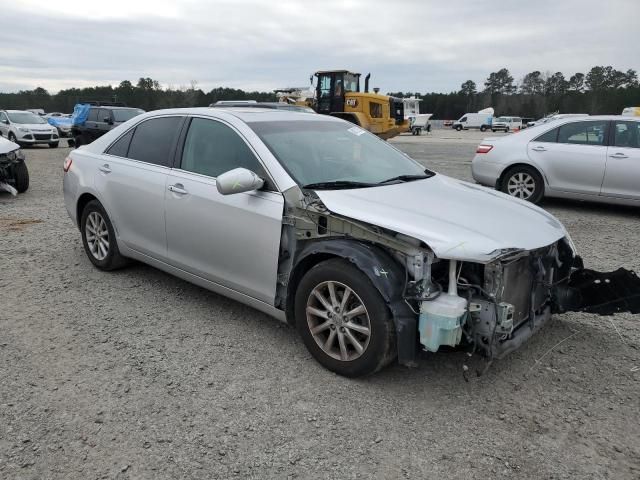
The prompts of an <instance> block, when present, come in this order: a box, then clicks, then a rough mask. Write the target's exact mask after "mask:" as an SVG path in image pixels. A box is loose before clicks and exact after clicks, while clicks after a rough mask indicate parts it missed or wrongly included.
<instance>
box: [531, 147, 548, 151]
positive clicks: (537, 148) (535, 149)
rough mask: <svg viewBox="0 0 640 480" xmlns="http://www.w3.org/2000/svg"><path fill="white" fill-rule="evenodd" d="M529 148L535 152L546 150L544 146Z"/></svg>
mask: <svg viewBox="0 0 640 480" xmlns="http://www.w3.org/2000/svg"><path fill="white" fill-rule="evenodd" d="M531 150H533V151H535V152H546V151H547V149H546V148H544V147H533V148H532V149H531Z"/></svg>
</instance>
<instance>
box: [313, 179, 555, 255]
mask: <svg viewBox="0 0 640 480" xmlns="http://www.w3.org/2000/svg"><path fill="white" fill-rule="evenodd" d="M316 194H317V195H318V197H320V199H321V200H322V202H323V203H324V204H325V206H326V207H327V208H328V209H329V210H330V211H331V212H332V213H335V214H337V215H341V216H344V217H349V218H352V219H354V220H360V221H363V222H367V223H370V224H373V225H377V226H379V227H383V228H386V229H389V230H393V231H395V232H397V233H402V234H404V235H409V236H411V237H413V238H416V239H418V240H421V241H423V242H424V243H425V244H427V245H428V246H429V247H430V248H431V249H432V250H433V252H434V253H435V254H436V256H438V257H439V258H445V259H455V260H466V261H474V262H480V263H487V262H490V261H491V260H493V259H495V258H496V257H498V256H500V255H501V254H504V253H506V252H507V251H513V250H532V249H536V248H541V247H545V246H547V245H551V244H552V243H554V242H556V241H557V240H559V239H560V238H562V237H564V236H566V235H567V232H566V230H565V228H564V226H563V225H562V223H560V221H558V220H557V219H556V218H555V217H554V216H553V215H551V214H549V213H547V212H545V211H544V210H542V209H541V208H538V207H536V206H535V205H533V204H531V203H527V202H524V201H522V200H519V199H516V198H513V197H510V196H508V195H505V194H503V193H500V192H496V191H494V190H489V189H487V188H485V187H480V186H477V185H474V184H471V183H468V182H462V181H459V180H455V179H453V178H450V177H446V176H444V175H435V176H433V177H431V178H428V179H424V180H419V181H413V182H406V183H398V184H394V185H385V186H380V187H373V188H360V189H349V190H317V191H316Z"/></svg>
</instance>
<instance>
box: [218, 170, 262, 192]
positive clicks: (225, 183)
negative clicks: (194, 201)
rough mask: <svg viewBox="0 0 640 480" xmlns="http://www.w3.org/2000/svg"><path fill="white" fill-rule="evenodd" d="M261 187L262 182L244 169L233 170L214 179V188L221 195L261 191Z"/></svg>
mask: <svg viewBox="0 0 640 480" xmlns="http://www.w3.org/2000/svg"><path fill="white" fill-rule="evenodd" d="M263 185H264V180H263V179H261V178H260V177H259V176H258V175H256V174H255V173H253V172H252V171H251V170H247V169H246V168H234V169H233V170H229V171H228V172H224V173H222V174H220V175H218V177H217V178H216V188H217V189H218V192H220V194H221V195H232V194H234V193H243V192H252V191H253V190H259V189H261V188H262V186H263Z"/></svg>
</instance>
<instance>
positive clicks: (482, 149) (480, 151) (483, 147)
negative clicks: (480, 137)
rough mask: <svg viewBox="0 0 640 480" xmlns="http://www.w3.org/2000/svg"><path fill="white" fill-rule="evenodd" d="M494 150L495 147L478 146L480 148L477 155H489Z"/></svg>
mask: <svg viewBox="0 0 640 480" xmlns="http://www.w3.org/2000/svg"><path fill="white" fill-rule="evenodd" d="M492 148H493V145H478V148H477V149H476V153H489V152H490V151H491V149H492Z"/></svg>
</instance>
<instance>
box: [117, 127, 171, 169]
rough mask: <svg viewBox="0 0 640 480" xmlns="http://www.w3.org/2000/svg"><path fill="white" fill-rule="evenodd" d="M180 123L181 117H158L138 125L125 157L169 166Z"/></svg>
mask: <svg viewBox="0 0 640 480" xmlns="http://www.w3.org/2000/svg"><path fill="white" fill-rule="evenodd" d="M182 121H183V117H160V118H152V119H150V120H146V121H144V122H142V123H140V124H139V125H138V126H137V127H136V129H135V132H134V133H133V138H132V139H131V144H130V145H129V152H128V154H127V157H128V158H131V159H133V160H139V161H141V162H147V163H152V164H155V165H161V166H163V167H169V166H171V164H172V161H173V154H174V149H175V143H176V139H177V138H178V133H179V131H180V126H181V124H182ZM114 147H115V145H114Z"/></svg>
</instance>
